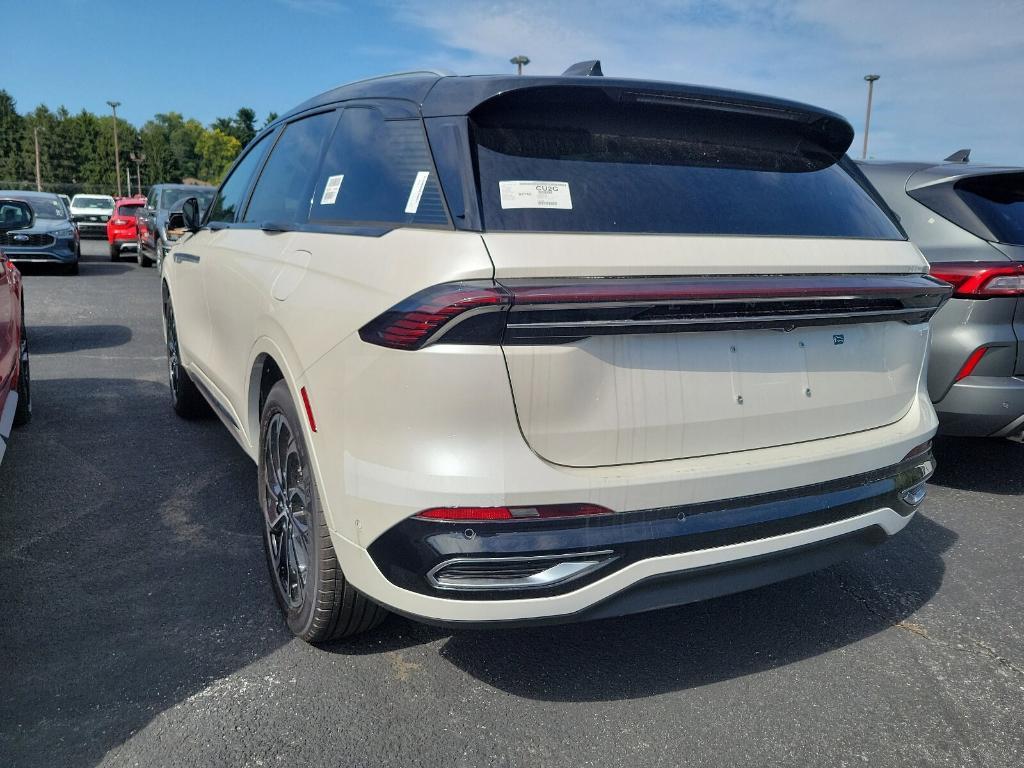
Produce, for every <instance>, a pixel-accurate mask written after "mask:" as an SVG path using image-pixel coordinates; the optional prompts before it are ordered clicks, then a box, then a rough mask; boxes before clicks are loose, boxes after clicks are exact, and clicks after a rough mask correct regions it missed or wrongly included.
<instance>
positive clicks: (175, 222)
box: [167, 211, 185, 237]
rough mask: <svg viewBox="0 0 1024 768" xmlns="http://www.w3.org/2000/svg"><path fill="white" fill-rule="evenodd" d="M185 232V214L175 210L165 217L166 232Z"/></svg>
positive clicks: (175, 233) (176, 233)
mask: <svg viewBox="0 0 1024 768" xmlns="http://www.w3.org/2000/svg"><path fill="white" fill-rule="evenodd" d="M184 232H185V214H183V213H182V212H181V211H175V212H174V213H172V214H170V215H169V216H168V217H167V234H168V235H174V236H175V237H178V236H180V235H181V234H182V233H184Z"/></svg>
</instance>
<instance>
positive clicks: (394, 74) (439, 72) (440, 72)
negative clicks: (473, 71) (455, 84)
mask: <svg viewBox="0 0 1024 768" xmlns="http://www.w3.org/2000/svg"><path fill="white" fill-rule="evenodd" d="M410 75H436V76H437V77H454V76H455V73H454V72H452V71H451V70H447V69H410V70H408V71H405V72H388V73H387V74H386V75H374V76H373V77H364V78H361V79H359V80H350V81H349V82H347V83H342V84H341V85H339V86H336V87H337V88H343V87H345V86H346V85H355V84H356V83H372V82H373V81H374V80H388V79H390V78H392V77H409V76H410Z"/></svg>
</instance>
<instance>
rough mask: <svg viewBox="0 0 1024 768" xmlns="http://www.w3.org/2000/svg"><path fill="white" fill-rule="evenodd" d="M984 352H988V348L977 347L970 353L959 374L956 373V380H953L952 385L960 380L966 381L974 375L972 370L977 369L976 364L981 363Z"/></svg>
mask: <svg viewBox="0 0 1024 768" xmlns="http://www.w3.org/2000/svg"><path fill="white" fill-rule="evenodd" d="M986 352H988V347H978V348H977V349H976V350H974V351H973V352H971V355H970V357H968V358H967V362H965V363H964V365H963V367H962V368H961V369H960V372H959V373H957V375H956V378H955V379H953V381H954V383H955V382H957V381H960V380H961V379H966V378H967V377H968V376H970V375H971V374H972V373H974V369H975V368H977V367H978V363H980V362H981V358H983V357H984V356H985V353H986Z"/></svg>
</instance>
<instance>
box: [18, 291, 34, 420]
mask: <svg viewBox="0 0 1024 768" xmlns="http://www.w3.org/2000/svg"><path fill="white" fill-rule="evenodd" d="M31 420H32V375H31V371H30V369H29V364H28V330H27V329H26V328H25V305H24V304H22V305H21V345H20V348H19V362H18V405H17V407H15V409H14V426H16V427H20V426H22V425H23V424H28V423H29V422H30V421H31Z"/></svg>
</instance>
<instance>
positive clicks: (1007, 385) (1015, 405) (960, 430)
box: [935, 376, 1024, 437]
mask: <svg viewBox="0 0 1024 768" xmlns="http://www.w3.org/2000/svg"><path fill="white" fill-rule="evenodd" d="M935 411H936V413H937V414H938V416H939V433H940V434H944V435H955V436H961V437H989V436H991V437H1013V436H1016V435H1018V434H1019V433H1020V432H1022V431H1024V378H1017V377H1014V376H968V377H967V378H966V379H963V380H961V381H959V382H957V383H956V384H954V385H953V386H952V387H950V389H949V392H948V393H946V395H945V397H943V398H942V399H941V400H939V401H938V402H937V403H935Z"/></svg>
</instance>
